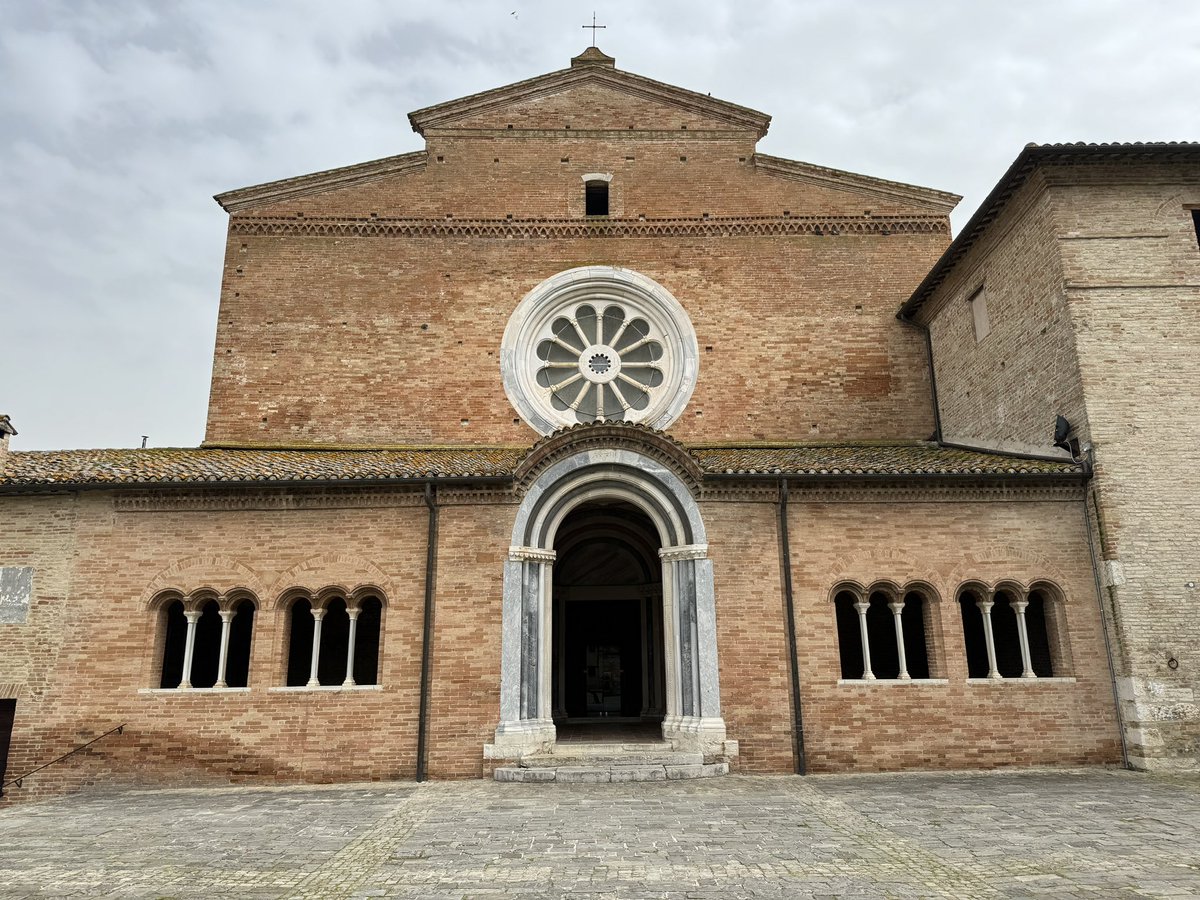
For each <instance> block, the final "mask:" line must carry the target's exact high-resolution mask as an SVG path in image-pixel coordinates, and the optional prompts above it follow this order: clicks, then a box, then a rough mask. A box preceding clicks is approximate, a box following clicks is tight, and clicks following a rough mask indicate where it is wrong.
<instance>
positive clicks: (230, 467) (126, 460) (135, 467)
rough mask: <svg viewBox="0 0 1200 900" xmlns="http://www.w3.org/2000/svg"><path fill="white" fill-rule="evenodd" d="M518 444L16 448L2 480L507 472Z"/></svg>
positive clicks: (353, 477)
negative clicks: (346, 447) (351, 447)
mask: <svg viewBox="0 0 1200 900" xmlns="http://www.w3.org/2000/svg"><path fill="white" fill-rule="evenodd" d="M524 454H525V451H524V450H522V449H516V448H496V447H463V448H461V449H450V448H410V449H389V450H265V449H255V450H250V449H236V450H235V449H214V448H200V449H190V448H189V449H157V448H155V449H149V450H53V451H36V452H29V453H10V454H9V458H8V465H7V466H6V468H5V471H4V477H2V478H0V484H176V483H209V482H246V481H364V480H377V479H378V480H387V479H400V480H403V479H415V478H435V477H436V478H456V477H457V478H465V477H481V476H482V477H489V476H501V477H503V476H508V475H510V474H512V470H513V467H514V466H516V464H517V462H518V461H519V460H520V459H521V457H522V456H524Z"/></svg>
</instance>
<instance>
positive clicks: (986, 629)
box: [975, 598, 1000, 678]
mask: <svg viewBox="0 0 1200 900" xmlns="http://www.w3.org/2000/svg"><path fill="white" fill-rule="evenodd" d="M975 605H976V606H978V607H979V614H980V615H981V616H983V640H984V643H986V644H987V655H988V674H987V677H988V678H999V677H1000V670H999V669H998V668H997V667H996V638H995V636H994V635H993V633H992V607H993V606H994V605H995V602H994V601H993V600H992V599H991V598H988V599H980V600H976V601H975Z"/></svg>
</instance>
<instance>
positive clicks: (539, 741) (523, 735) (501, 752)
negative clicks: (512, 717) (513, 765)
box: [483, 719, 557, 759]
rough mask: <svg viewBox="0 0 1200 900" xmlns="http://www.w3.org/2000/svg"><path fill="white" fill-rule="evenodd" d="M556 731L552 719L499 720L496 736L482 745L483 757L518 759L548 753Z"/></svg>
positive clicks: (552, 745) (552, 744)
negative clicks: (488, 742)
mask: <svg viewBox="0 0 1200 900" xmlns="http://www.w3.org/2000/svg"><path fill="white" fill-rule="evenodd" d="M556 734H557V731H556V730H555V728H554V721H553V720H552V719H521V720H520V721H516V722H501V723H500V724H499V725H498V726H496V737H495V739H494V741H493V742H492V743H490V744H484V745H483V758H484V759H520V758H521V757H523V756H531V755H533V754H535V753H548V752H549V751H550V750H551V749H552V748H553V747H554V738H555V736H556Z"/></svg>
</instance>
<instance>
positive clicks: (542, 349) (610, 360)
mask: <svg viewBox="0 0 1200 900" xmlns="http://www.w3.org/2000/svg"><path fill="white" fill-rule="evenodd" d="M549 331H550V333H549V336H547V337H545V338H543V339H542V340H540V341H539V342H538V345H537V357H538V359H539V360H541V367H540V368H539V369H538V371H537V384H538V386H539V387H542V388H545V389H547V390H548V391H549V392H550V403H551V405H553V407H554V409H556V410H558V411H559V412H562V413H568V411H569V412H570V413H574V415H575V418H576V420H577V421H580V422H594V421H596V420H598V419H624V418H626V417H627V414H628V413H629V412H633V413H638V412H641V411H642V410H644V409H646V407H647V406H649V405H650V397H651V395H652V394H653V393H654V392H655V391H656V390H657V389H658V388H660V387H662V384H663V372H662V368H661V367H660V361H661V360H662V357H663V345H662V341H660V340H657V339H656V337H655V336H654V335H653V333H652V330H651V327H650V323H649V322H647V321H646V320H645V319H644V318H641V317H640V316H636V315H635V316H630V315H629V313H628V312H626V310H625V309H624V308H623V307H621V306H618V305H617V304H616V303H609V304H608V305H607V306H605V307H603V311H602V312H598V311H597V308H596V306H594V305H592V304H588V303H584V304H581V305H580V306H578V307H576V308H575V309H574V310H571V311H570V314H569V315H562V316H558V317H557V318H555V319H554V320H553V321H552V322H551V323H550V329H549Z"/></svg>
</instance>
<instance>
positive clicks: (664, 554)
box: [658, 544, 708, 562]
mask: <svg viewBox="0 0 1200 900" xmlns="http://www.w3.org/2000/svg"><path fill="white" fill-rule="evenodd" d="M658 557H659V559H661V560H662V561H663V562H676V561H678V560H682V559H706V558H707V557H708V544H683V545H681V546H678V547H663V548H662V549H661V550H659V551H658Z"/></svg>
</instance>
